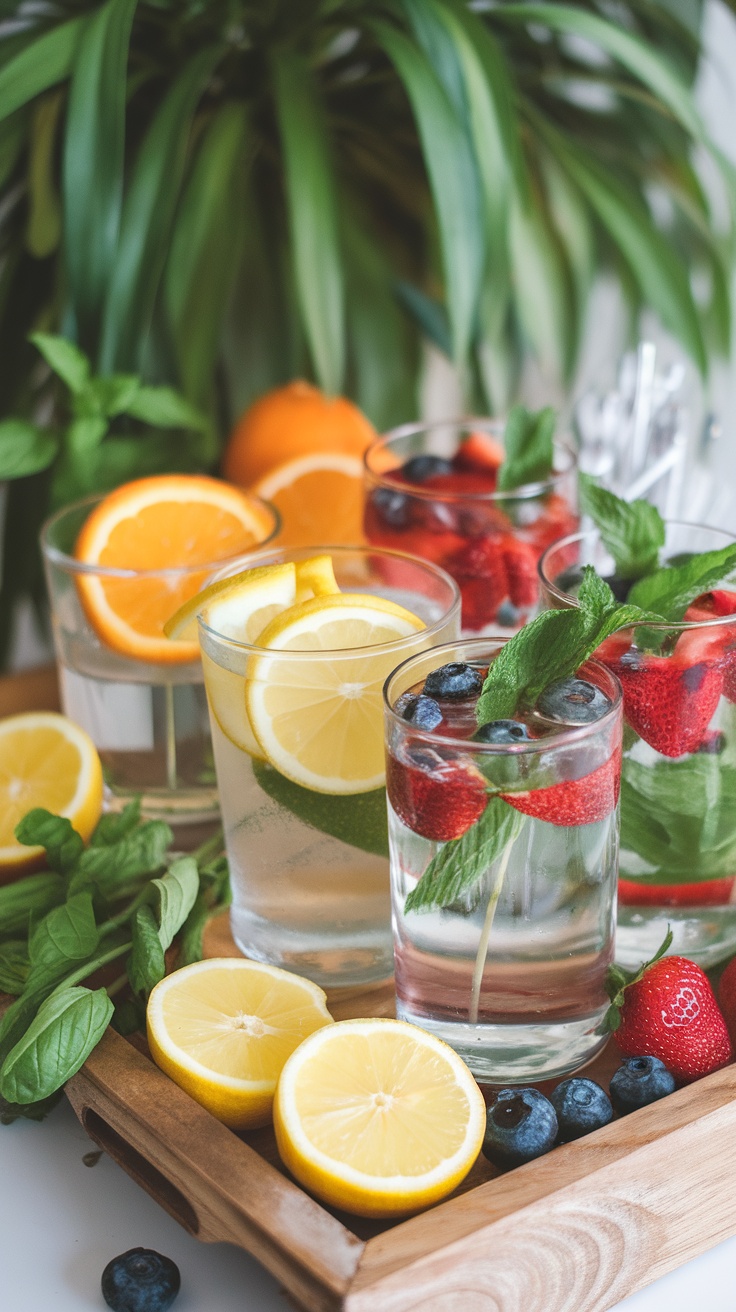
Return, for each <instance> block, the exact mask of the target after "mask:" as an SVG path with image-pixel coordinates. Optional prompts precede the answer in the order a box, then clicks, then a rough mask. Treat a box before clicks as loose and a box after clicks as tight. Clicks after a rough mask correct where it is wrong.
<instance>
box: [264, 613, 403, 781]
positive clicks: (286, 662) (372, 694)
mask: <svg viewBox="0 0 736 1312" xmlns="http://www.w3.org/2000/svg"><path fill="white" fill-rule="evenodd" d="M423 629H424V624H423V622H422V621H421V620H420V619H418V618H417V616H416V615H412V613H411V611H408V610H405V609H404V607H403V606H397V605H396V604H395V603H394V602H392V601H387V600H385V599H384V598H383V597H376V596H368V595H364V594H358V593H337V594H332V595H326V596H319V597H315V598H313V599H312V600H311V601H305V602H302V603H301V604H300V605H296V606H293V607H292V608H291V609H290V610H288V611H285V612H284V613H283V614H281V615H279V616H277V618H276V619H274V620H273V621H272V622H271V624H269V625H268V627H267V628H266V629H264V631H263V632H262V633H261V635H260V638H259V642H258V645H259V647H265V648H268V649H270V650H271V651H273V652H274V654H273V655H268V654H266V653H264V655H262V656H256V657H254V658H253V659H252V661H250V662H249V666H248V674H247V679H246V705H247V710H248V718H249V720H250V724H251V726H252V728H253V731H254V733H255V736H256V738H257V739H258V742H259V744H260V746H261V749H262V751H263V754H264V755H265V757H266V759H267V760H268V761H270V763H271V764H272V765H273V766H274V767H275V768H276V769H277V770H279V771H280V773H281V774H283V775H285V776H286V778H287V779H291V780H293V782H294V783H297V784H301V785H302V787H304V788H311V789H314V790H315V791H316V792H321V793H333V794H337V793H365V792H369V791H370V790H371V789H374V788H380V786H381V784H382V783H383V781H384V753H383V716H382V709H381V689H382V687H383V683H384V680H385V679H386V677H387V675H388V674H390V672H391V670H392V669H393V668H394V666H395V665H396V664H397V660H398V657H397V654H396V651H395V650H393V649H392V648H389V649H388V650H387V649H386V644H394V643H395V642H396V641H397V639H399V638H407V637H411V636H412V635H413V634H417V635H418V634H420V633H421V632H422V630H423ZM424 645H426V644H425V643H424V642H423V641H422V640H421V639H419V638H418V640H417V643H416V645H415V646H414V645H413V646H412V649H411V652H410V651H405V652H404V653H403V654H404V655H410V654H412V653H413V652H414V651H419V650H420V649H421V647H422V646H424ZM277 651H278V652H285V651H286V652H288V651H293V652H295V653H297V652H298V653H299V655H298V656H295V658H294V659H293V660H290V659H289V658H288V656H284V655H276V654H275V653H276V652H277ZM353 652H354V654H352V653H353ZM304 653H311V654H312V655H311V658H310V656H309V654H306V655H305V654H304Z"/></svg>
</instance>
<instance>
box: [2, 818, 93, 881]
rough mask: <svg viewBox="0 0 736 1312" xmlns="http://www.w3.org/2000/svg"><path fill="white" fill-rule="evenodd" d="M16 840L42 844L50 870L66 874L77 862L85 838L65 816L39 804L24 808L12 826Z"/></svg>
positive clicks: (31, 844) (36, 845) (27, 843)
mask: <svg viewBox="0 0 736 1312" xmlns="http://www.w3.org/2000/svg"><path fill="white" fill-rule="evenodd" d="M15 836H16V838H17V839H18V842H19V843H23V845H24V846H27V847H43V848H45V849H46V859H47V861H48V863H49V865H50V866H51V869H52V870H58V871H59V872H60V873H61V874H65V873H66V872H67V871H69V870H71V868H72V866H73V865H75V864H76V862H77V860H78V859H79V857H80V855H81V853H82V850H83V848H84V841H83V839H82V837H81V835H80V834H78V833H77V831H76V829H75V828H74V826H73V825H72V822H71V820H67V818H66V817H65V816H61V815H53V813H52V812H51V811H47V810H46V809H45V808H44V807H42V806H37V807H34V808H33V810H32V811H27V812H26V814H25V815H24V816H23V819H22V820H20V821H19V822H18V824H17V825H16V826H15Z"/></svg>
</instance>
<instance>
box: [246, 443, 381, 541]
mask: <svg viewBox="0 0 736 1312" xmlns="http://www.w3.org/2000/svg"><path fill="white" fill-rule="evenodd" d="M251 490H252V491H253V492H255V493H256V494H257V495H258V496H259V497H264V498H266V499H267V500H268V501H270V502H271V503H272V504H273V505H274V506H275V507H276V509H277V510H278V512H279V514H280V516H281V531H280V533H279V538H278V541H279V545H280V546H287V547H311V546H316V545H317V544H319V543H323V542H344V543H346V544H348V545H352V544H353V543H356V542H363V541H364V537H363V462H362V461H361V460H360V459H359V458H358V457H357V456H352V455H344V454H342V453H340V452H333V451H315V452H313V453H312V454H311V455H306V456H299V457H297V458H296V459H295V460H287V461H286V462H285V463H284V464H282V465H278V466H277V468H276V469H272V470H271V471H270V472H269V473H268V474H266V475H265V477H264V478H262V479H261V480H260V481H259V482H258V483H256V484H254V486H253V488H252V489H251Z"/></svg>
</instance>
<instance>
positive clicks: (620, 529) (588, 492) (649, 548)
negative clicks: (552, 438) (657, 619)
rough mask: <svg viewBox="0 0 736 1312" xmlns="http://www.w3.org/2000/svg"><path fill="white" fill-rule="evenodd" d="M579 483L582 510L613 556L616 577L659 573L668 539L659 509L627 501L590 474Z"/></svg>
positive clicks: (639, 502) (648, 503)
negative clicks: (665, 541)
mask: <svg viewBox="0 0 736 1312" xmlns="http://www.w3.org/2000/svg"><path fill="white" fill-rule="evenodd" d="M578 483H579V493H580V507H581V509H582V510H583V512H584V513H585V514H586V515H590V517H591V519H592V520H593V523H594V524H595V526H596V528H597V529H598V531H599V533H600V535H601V540H602V542H603V544H604V546H605V547H606V548H607V549H608V550H609V551H610V553H611V555H612V556H613V559H614V563H615V566H616V573H617V574H618V575H620V577H621V578H623V579H638V578H641V576H642V575H643V574H648V573H650V572H651V571H652V570H653V569H656V566H657V563H658V561H659V549H660V547H663V546H664V539H665V525H664V520H663V519H662V516H661V515H660V513H659V511H658V510H657V507H656V506H653V505H652V503H651V502H650V501H624V500H623V499H622V498H621V497H617V496H616V495H615V494H614V493H613V492H609V491H608V489H607V488H604V487H601V486H600V485H599V484H598V483H596V481H595V479H593V478H591V477H590V475H589V474H580V476H579V480H578ZM648 609H650V610H652V609H654V607H651V606H650V607H648Z"/></svg>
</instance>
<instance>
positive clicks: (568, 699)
mask: <svg viewBox="0 0 736 1312" xmlns="http://www.w3.org/2000/svg"><path fill="white" fill-rule="evenodd" d="M500 646H501V641H495V642H494V641H492V640H487V639H486V640H470V641H465V642H461V643H456V644H450V645H447V646H445V647H443V648H441V649H436V650H434V651H432V652H431V653H428V654H425V655H422V656H420V657H418V658H416V659H415V660H412V661H407V662H406V663H405V664H404V665H402V666H401V667H400V668H399V669H398V670H397V671H396V672H395V673H394V675H393V676H392V678H391V679H390V680H389V681H388V683H387V686H386V694H385V695H386V735H387V737H386V750H387V792H388V798H389V834H390V846H391V876H392V897H393V925H394V953H395V970H396V993H397V1014H398V1015H399V1016H401V1017H403V1018H404V1019H405V1020H408V1021H412V1022H414V1023H415V1024H418V1025H421V1026H423V1027H424V1028H425V1029H428V1030H430V1031H431V1032H432V1033H434V1034H436V1035H438V1036H439V1037H440V1038H443V1039H445V1040H446V1041H447V1042H448V1043H450V1044H451V1045H452V1046H453V1047H454V1048H455V1049H456V1051H458V1052H459V1053H460V1054H461V1055H462V1056H463V1057H464V1059H465V1060H466V1061H467V1063H468V1065H469V1066H470V1068H471V1070H472V1071H473V1072H474V1074H475V1075H476V1076H477V1077H478V1078H480V1079H484V1080H489V1081H491V1082H498V1081H503V1082H504V1083H509V1082H512V1083H513V1082H517V1081H525V1080H532V1079H545V1078H547V1077H549V1076H552V1075H556V1074H559V1073H561V1072H563V1071H567V1070H571V1069H573V1068H575V1067H577V1066H580V1065H581V1064H582V1063H583V1062H585V1061H587V1060H588V1059H589V1058H590V1057H592V1056H593V1054H594V1053H595V1052H596V1051H597V1050H598V1048H599V1047H600V1046H601V1045H602V1043H603V1041H604V1040H603V1038H602V1037H601V1036H600V1035H599V1034H598V1033H597V1027H598V1025H599V1023H600V1021H601V1019H602V1017H603V1015H604V1013H605V1010H606V1007H607V1005H608V999H607V996H606V991H605V987H604V981H605V975H606V971H607V969H608V967H609V965H610V964H611V962H612V960H613V950H614V924H615V885H616V863H617V847H618V805H617V803H618V787H619V772H620V761H621V701H620V690H619V687H618V685H617V683H616V680H615V679H614V678H612V677H611V675H610V674H609V673H608V672H607V671H606V670H605V669H604V668H603V667H602V666H600V665H598V664H597V663H596V662H588V663H587V664H586V665H585V666H584V667H583V669H582V670H581V671H579V674H578V677H577V679H575V680H572V681H567V684H566V685H565V686H563V685H560V686H559V687H557V686H553V687H552V688H551V689H550V690H548V691H547V692H546V693H545V694H543V695H542V696H541V697H540V698H539V701H538V703H537V704H536V706H535V707H533V708H529V709H528V710H527V711H525V712H524V713H523V714H522V715H521V717H520V718H519V719H516V720H500V721H495V722H493V723H492V724H491V725H487V726H484V727H482V728H479V724H478V720H477V718H476V703H477V701H478V697H479V693H480V690H481V688H482V685H483V679H484V676H485V674H486V671H487V669H488V666H489V663H490V662H491V661H492V660H493V658H494V657H495V655H496V654H497V653H498V651H499V650H500ZM453 680H454V685H453ZM569 685H572V686H569Z"/></svg>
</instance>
